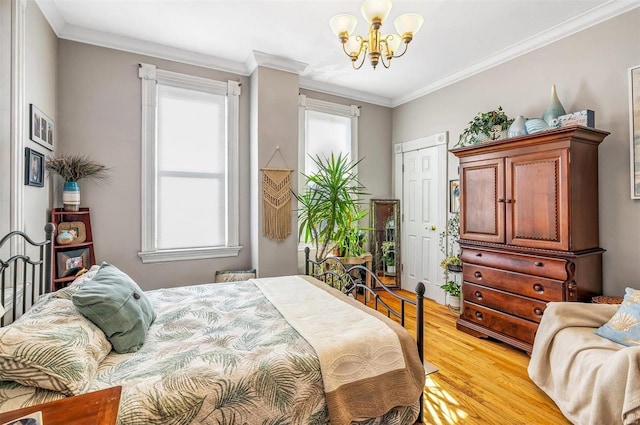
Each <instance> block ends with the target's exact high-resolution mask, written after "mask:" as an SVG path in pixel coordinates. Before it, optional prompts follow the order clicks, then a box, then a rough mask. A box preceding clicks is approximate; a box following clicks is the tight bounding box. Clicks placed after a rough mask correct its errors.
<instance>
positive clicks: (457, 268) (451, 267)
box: [447, 264, 462, 273]
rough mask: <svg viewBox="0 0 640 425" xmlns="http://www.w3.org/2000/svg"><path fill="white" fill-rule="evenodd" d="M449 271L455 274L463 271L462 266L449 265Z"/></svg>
mask: <svg viewBox="0 0 640 425" xmlns="http://www.w3.org/2000/svg"><path fill="white" fill-rule="evenodd" d="M447 270H449V271H450V272H453V273H460V272H461V271H462V265H461V264H447Z"/></svg>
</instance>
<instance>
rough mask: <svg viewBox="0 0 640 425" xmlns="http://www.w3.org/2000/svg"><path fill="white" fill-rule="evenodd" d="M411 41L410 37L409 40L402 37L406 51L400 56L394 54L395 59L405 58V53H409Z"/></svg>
mask: <svg viewBox="0 0 640 425" xmlns="http://www.w3.org/2000/svg"><path fill="white" fill-rule="evenodd" d="M411 40H412V38H411V37H409V38H407V37H402V41H403V43H402V44H404V50H403V51H402V53H400V54H399V55H396V54H395V52H394V55H393V57H394V58H399V57H401V56H403V55H404V54H405V53H407V49H408V48H409V43H410V42H411Z"/></svg>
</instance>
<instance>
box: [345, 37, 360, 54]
mask: <svg viewBox="0 0 640 425" xmlns="http://www.w3.org/2000/svg"><path fill="white" fill-rule="evenodd" d="M344 51H345V52H347V54H348V55H349V56H352V57H353V56H358V53H360V40H358V39H357V37H354V36H351V37H349V40H347V42H346V44H345V45H344Z"/></svg>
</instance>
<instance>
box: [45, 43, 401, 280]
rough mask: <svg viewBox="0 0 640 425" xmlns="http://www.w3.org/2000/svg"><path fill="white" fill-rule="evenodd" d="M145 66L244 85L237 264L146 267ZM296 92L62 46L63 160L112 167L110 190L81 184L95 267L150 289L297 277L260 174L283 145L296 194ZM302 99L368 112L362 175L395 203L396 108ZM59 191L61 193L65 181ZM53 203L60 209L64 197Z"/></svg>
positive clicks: (292, 86) (272, 80)
mask: <svg viewBox="0 0 640 425" xmlns="http://www.w3.org/2000/svg"><path fill="white" fill-rule="evenodd" d="M139 62H145V63H151V64H155V65H156V66H158V67H159V68H162V69H166V70H170V71H176V72H184V73H190V74H193V75H198V76H203V77H208V78H214V79H221V80H227V79H232V80H239V81H240V82H241V83H242V96H241V98H240V164H241V169H240V182H239V184H240V243H241V245H242V246H243V249H242V250H241V252H240V255H239V256H238V257H232V258H224V259H212V260H197V261H176V262H168V263H155V264H142V262H141V261H140V259H139V257H138V255H137V253H138V251H139V250H140V231H141V230H140V178H141V177H140V150H141V146H140V131H141V129H140V120H141V117H140V96H141V94H140V90H141V88H140V79H139V78H138V63H139ZM261 79H262V81H263V85H262V87H261ZM276 83H277V84H276ZM273 84H276V86H274V85H273ZM278 87H279V88H280V89H279V88H278ZM298 90H299V89H298V87H297V76H295V75H293V74H288V73H286V72H282V71H275V70H272V69H269V68H258V70H257V71H256V72H254V74H253V75H252V76H251V78H250V79H249V78H246V77H241V76H237V75H233V74H228V73H224V72H220V71H215V70H210V69H205V68H199V67H195V66H190V65H185V64H180V63H176V62H171V61H166V60H161V59H156V58H151V57H147V56H142V55H137V54H132V53H127V52H121V51H117V50H113V49H107V48H102V47H97V46H92V45H88V44H83V43H77V42H73V41H68V40H59V42H58V107H59V109H58V116H59V119H58V139H59V140H60V143H59V144H58V147H59V148H60V149H61V151H62V152H67V153H71V152H78V153H82V154H86V155H88V156H90V157H91V158H94V159H96V160H99V161H101V162H102V163H104V164H105V165H107V166H109V167H112V168H113V170H112V172H111V177H110V179H109V180H108V181H107V182H104V183H98V182H92V181H86V182H81V183H80V185H81V196H82V201H81V204H82V206H87V207H90V208H91V220H92V227H93V237H94V241H95V253H96V257H97V260H98V261H108V262H112V263H114V264H115V265H117V266H118V267H120V268H121V269H122V270H124V271H125V272H127V273H128V274H130V275H131V276H132V277H133V278H134V279H135V280H136V281H137V282H138V283H139V284H140V285H141V286H142V287H143V288H144V289H154V288H159V287H167V286H174V285H186V284H193V283H201V282H210V281H212V279H213V275H214V273H215V271H216V270H221V269H247V268H252V267H258V268H259V269H262V270H261V271H260V270H259V272H261V275H265V276H266V275H273V274H275V273H276V272H279V273H278V274H281V273H282V272H284V273H295V272H296V249H297V243H296V241H295V239H296V238H297V223H296V222H295V220H294V221H293V226H292V227H293V228H292V234H291V236H290V237H289V238H288V239H287V240H286V241H284V242H282V243H277V242H274V241H271V240H269V239H267V238H266V237H264V236H263V235H262V226H261V223H260V218H259V217H261V214H260V211H261V208H262V206H261V204H260V202H261V201H260V196H261V195H260V193H261V192H260V190H259V189H260V187H261V186H260V184H259V178H260V173H259V168H260V167H262V166H264V165H265V164H266V162H267V160H268V158H269V157H270V156H271V154H272V153H273V150H274V149H275V146H278V145H279V146H281V149H282V150H283V154H284V156H285V159H286V162H287V165H288V166H289V167H291V168H294V169H295V176H294V181H293V187H296V185H297V176H298V174H297V134H298V133H297V132H298V120H297V93H298ZM301 92H304V93H305V94H307V95H308V96H309V97H313V98H316V99H322V100H330V101H334V102H337V103H344V104H359V105H362V108H361V116H360V125H359V142H360V143H359V152H360V156H363V157H365V160H364V161H363V165H362V166H361V168H360V173H361V175H362V183H363V184H364V185H365V186H366V187H367V188H368V190H369V192H371V194H372V196H375V197H388V196H390V194H391V163H392V155H391V148H392V145H391V109H390V108H385V107H380V106H376V105H370V104H364V103H361V102H357V101H354V100H349V99H344V98H339V97H335V96H327V95H323V94H321V93H315V92H309V91H301ZM282 102H284V103H282ZM254 105H255V108H254ZM283 108H284V109H283ZM261 114H262V115H261ZM253 123H257V125H255V126H254V125H253ZM250 152H251V153H250ZM242 164H247V165H246V166H242ZM272 165H274V166H281V165H283V164H279V163H275V164H272ZM56 184H57V185H61V184H62V182H57V183H56ZM54 200H55V203H56V204H60V199H59V196H58V195H57V194H56V196H55V197H54ZM293 208H294V209H295V204H294V206H293ZM292 215H293V217H295V216H296V212H295V211H293V213H292ZM186 219H188V218H186ZM279 264H281V265H284V269H283V268H282V267H278V265H279Z"/></svg>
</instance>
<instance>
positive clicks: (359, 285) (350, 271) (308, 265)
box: [304, 247, 425, 423]
mask: <svg viewBox="0 0 640 425" xmlns="http://www.w3.org/2000/svg"><path fill="white" fill-rule="evenodd" d="M309 252H310V249H309V247H306V248H305V249H304V256H305V263H304V264H305V274H306V275H309V276H313V277H315V278H316V279H319V280H322V281H324V282H325V283H327V284H329V285H330V286H332V287H334V288H336V289H338V290H340V291H342V292H343V293H345V294H347V295H349V296H352V297H353V298H355V299H358V296H359V295H360V294H361V295H362V296H363V300H362V301H363V302H364V303H365V304H366V300H367V295H369V296H370V297H371V298H373V303H374V307H373V308H374V309H375V310H378V306H379V305H382V306H383V307H384V308H385V309H386V311H387V317H391V316H394V317H396V318H398V319H399V320H400V323H401V324H402V326H403V327H404V326H405V312H406V309H407V306H406V305H407V304H409V305H412V306H415V309H416V310H415V311H416V343H417V345H418V354H419V355H420V360H422V361H423V362H424V292H425V286H424V284H423V283H422V282H418V284H417V285H416V299H415V300H412V299H410V298H406V297H403V296H401V295H398V294H396V293H394V292H393V291H392V290H391V289H390V288H389V287H388V286H386V285H385V284H384V283H382V282H381V281H380V279H379V278H378V276H376V274H375V273H374V272H373V271H372V270H369V269H368V268H367V267H365V266H362V265H353V266H350V267H347V266H345V265H344V264H343V263H342V262H341V261H340V260H338V259H337V258H334V257H328V258H325V259H324V260H322V261H314V260H312V259H311V258H309ZM367 275H369V276H370V278H371V281H372V282H375V287H376V290H374V289H373V288H371V287H369V286H367V285H366V281H367ZM371 286H374V285H371ZM380 290H383V291H386V292H387V293H388V294H389V295H390V296H391V297H394V298H396V299H397V300H399V301H400V311H397V310H395V309H393V308H391V306H389V305H388V304H387V303H386V302H385V301H384V300H383V299H382V298H381V297H380V295H379V292H380ZM418 422H420V423H422V396H420V415H419V416H418Z"/></svg>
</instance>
